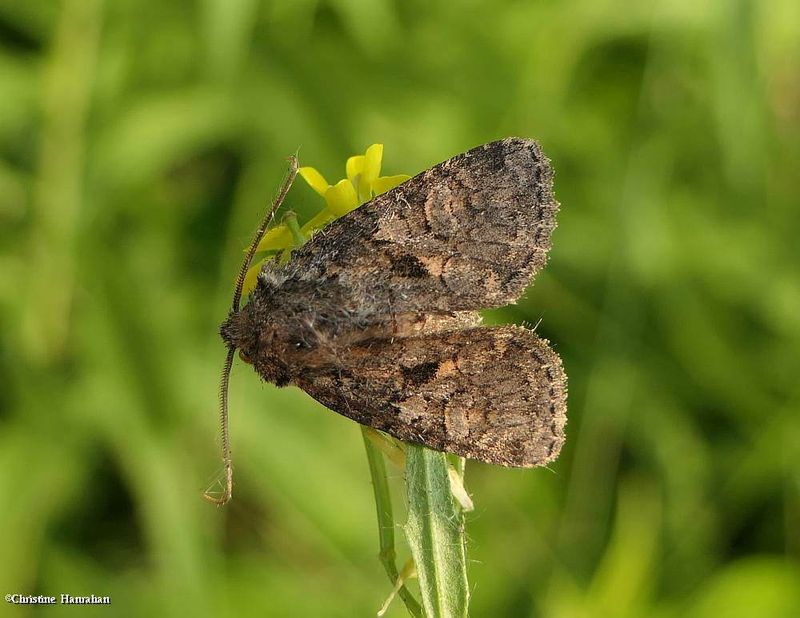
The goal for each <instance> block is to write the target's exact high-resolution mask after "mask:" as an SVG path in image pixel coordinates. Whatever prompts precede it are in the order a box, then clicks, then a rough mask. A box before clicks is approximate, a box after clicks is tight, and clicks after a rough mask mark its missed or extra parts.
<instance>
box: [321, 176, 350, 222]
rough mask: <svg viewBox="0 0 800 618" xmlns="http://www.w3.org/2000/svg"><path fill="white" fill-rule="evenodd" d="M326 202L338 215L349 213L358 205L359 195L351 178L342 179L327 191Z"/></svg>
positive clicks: (329, 208)
mask: <svg viewBox="0 0 800 618" xmlns="http://www.w3.org/2000/svg"><path fill="white" fill-rule="evenodd" d="M325 203H326V204H327V205H328V210H330V211H331V212H332V213H333V214H335V215H336V216H337V217H341V216H342V215H344V214H347V213H348V212H350V211H351V210H353V209H355V208H356V207H357V206H358V196H357V195H356V190H355V189H354V188H353V184H352V183H351V182H350V181H349V180H346V179H345V180H340V181H339V182H337V183H336V184H335V185H334V186H332V187H330V188H329V189H328V190H327V191H326V192H325Z"/></svg>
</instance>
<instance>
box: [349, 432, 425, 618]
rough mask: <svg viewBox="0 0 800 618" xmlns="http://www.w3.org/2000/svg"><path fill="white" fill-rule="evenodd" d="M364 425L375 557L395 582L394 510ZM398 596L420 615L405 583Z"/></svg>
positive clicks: (381, 462) (377, 453)
mask: <svg viewBox="0 0 800 618" xmlns="http://www.w3.org/2000/svg"><path fill="white" fill-rule="evenodd" d="M368 431H369V429H368V428H366V427H362V428H361V435H362V437H363V438H364V448H365V449H366V451H367V462H368V463H369V473H370V476H371V477H372V488H373V491H374V493H375V508H376V511H377V516H378V537H379V542H380V554H379V558H380V561H381V563H382V564H383V567H384V568H385V569H386V574H387V575H388V576H389V580H390V581H391V582H392V584H395V583H396V582H397V578H398V577H399V576H400V574H399V572H398V570H397V564H396V563H395V558H396V551H395V544H394V528H395V523H394V514H393V511H392V497H391V495H390V493H389V480H388V478H387V476H386V463H385V462H384V460H383V453H382V452H381V451H380V450H379V449H378V448H377V447H376V446H375V445H374V444H373V442H372V440H371V439H370V438H369V436H368V434H367V432H368ZM398 594H399V595H400V598H401V599H403V603H405V605H406V608H407V609H408V611H409V613H410V614H411V615H412V616H420V617H421V616H422V608H421V607H420V605H419V603H418V602H417V600H416V599H415V598H414V596H413V595H412V594H411V592H410V591H409V590H408V588H406V587H405V586H402V587H401V588H400V590H399V591H398Z"/></svg>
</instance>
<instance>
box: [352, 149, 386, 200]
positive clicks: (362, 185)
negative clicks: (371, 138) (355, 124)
mask: <svg viewBox="0 0 800 618" xmlns="http://www.w3.org/2000/svg"><path fill="white" fill-rule="evenodd" d="M382 159H383V144H372V146H370V147H369V148H367V152H366V154H365V155H364V171H363V172H361V177H360V178H359V179H358V195H359V197H360V198H361V199H362V200H368V199H369V198H370V191H371V190H372V183H373V182H374V181H375V179H376V178H377V177H378V176H380V175H381V160H382Z"/></svg>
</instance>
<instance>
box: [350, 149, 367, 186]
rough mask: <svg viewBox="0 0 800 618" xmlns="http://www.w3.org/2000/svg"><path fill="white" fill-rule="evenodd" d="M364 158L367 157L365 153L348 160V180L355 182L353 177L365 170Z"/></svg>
mask: <svg viewBox="0 0 800 618" xmlns="http://www.w3.org/2000/svg"><path fill="white" fill-rule="evenodd" d="M364 159H366V157H365V156H364V155H358V156H355V157H350V158H349V159H348V160H347V165H346V166H345V169H346V170H347V180H349V181H350V182H353V179H354V178H355V177H356V176H358V175H359V174H360V173H361V172H363V171H364Z"/></svg>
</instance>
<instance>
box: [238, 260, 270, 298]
mask: <svg viewBox="0 0 800 618" xmlns="http://www.w3.org/2000/svg"><path fill="white" fill-rule="evenodd" d="M268 259H270V258H264V259H263V260H260V261H259V262H256V263H255V264H253V265H252V266H251V267H250V269H249V270H248V271H247V274H246V275H245V277H244V285H243V286H242V296H247V295H248V294H250V292H252V291H253V290H254V289H255V288H256V283H258V273H260V272H261V267H262V266H263V265H264V262H266V261H267V260H268Z"/></svg>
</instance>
